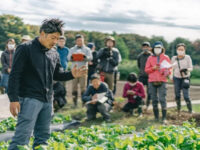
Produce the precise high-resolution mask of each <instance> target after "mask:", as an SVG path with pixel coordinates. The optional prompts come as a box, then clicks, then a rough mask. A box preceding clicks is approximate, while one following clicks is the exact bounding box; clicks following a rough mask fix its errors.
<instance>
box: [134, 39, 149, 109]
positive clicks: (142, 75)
mask: <svg viewBox="0 0 200 150" xmlns="http://www.w3.org/2000/svg"><path fill="white" fill-rule="evenodd" d="M149 56H151V45H150V43H149V42H144V43H142V52H141V53H140V54H139V55H138V58H137V65H138V68H139V81H140V82H142V83H143V85H146V88H147V95H148V96H147V101H146V109H148V107H149V105H150V100H151V97H150V93H149V90H148V75H147V73H146V72H145V66H146V62H147V59H148V58H149Z"/></svg>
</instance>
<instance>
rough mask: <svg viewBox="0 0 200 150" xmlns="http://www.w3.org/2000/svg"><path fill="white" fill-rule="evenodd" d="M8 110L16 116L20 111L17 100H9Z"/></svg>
mask: <svg viewBox="0 0 200 150" xmlns="http://www.w3.org/2000/svg"><path fill="white" fill-rule="evenodd" d="M10 112H11V114H12V115H13V116H14V117H16V116H17V115H18V113H19V112H20V104H19V102H11V103H10Z"/></svg>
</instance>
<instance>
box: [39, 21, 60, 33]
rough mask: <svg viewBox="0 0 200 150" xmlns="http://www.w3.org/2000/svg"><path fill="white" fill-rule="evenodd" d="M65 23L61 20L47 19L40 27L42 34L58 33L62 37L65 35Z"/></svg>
mask: <svg viewBox="0 0 200 150" xmlns="http://www.w3.org/2000/svg"><path fill="white" fill-rule="evenodd" d="M63 26H64V22H63V21H62V20H60V19H56V18H53V19H45V20H44V21H43V23H42V25H41V27H40V33H41V32H42V31H44V33H55V32H58V33H60V35H63V30H62V28H63Z"/></svg>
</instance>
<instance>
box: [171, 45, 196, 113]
mask: <svg viewBox="0 0 200 150" xmlns="http://www.w3.org/2000/svg"><path fill="white" fill-rule="evenodd" d="M176 50H177V51H176V52H177V56H173V57H172V64H173V81H174V82H173V83H174V92H175V100H176V103H177V110H178V114H180V111H181V90H182V91H183V97H184V100H185V102H186V104H187V108H188V111H189V113H190V114H192V104H191V99H190V95H189V88H190V74H191V71H192V70H193V65H192V60H191V57H190V56H189V55H186V46H185V44H184V43H179V44H178V45H177V46H176Z"/></svg>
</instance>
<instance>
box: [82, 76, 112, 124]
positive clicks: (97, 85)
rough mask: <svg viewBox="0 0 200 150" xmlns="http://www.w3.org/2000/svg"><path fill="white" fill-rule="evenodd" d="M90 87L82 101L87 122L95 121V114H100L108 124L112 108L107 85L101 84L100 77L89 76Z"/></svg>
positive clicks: (110, 92) (110, 93) (110, 95)
mask: <svg viewBox="0 0 200 150" xmlns="http://www.w3.org/2000/svg"><path fill="white" fill-rule="evenodd" d="M91 83H92V84H91V85H89V86H88V88H87V90H86V92H85V93H84V95H83V97H82V100H83V102H84V104H85V105H86V107H87V120H88V121H90V120H94V119H96V113H97V112H100V113H101V115H102V116H103V119H104V120H105V121H106V122H110V114H109V111H110V110H111V108H112V106H113V101H114V98H113V94H112V91H111V90H110V89H109V88H108V85H107V84H106V83H104V82H101V80H100V76H99V75H98V74H94V75H92V76H91Z"/></svg>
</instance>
